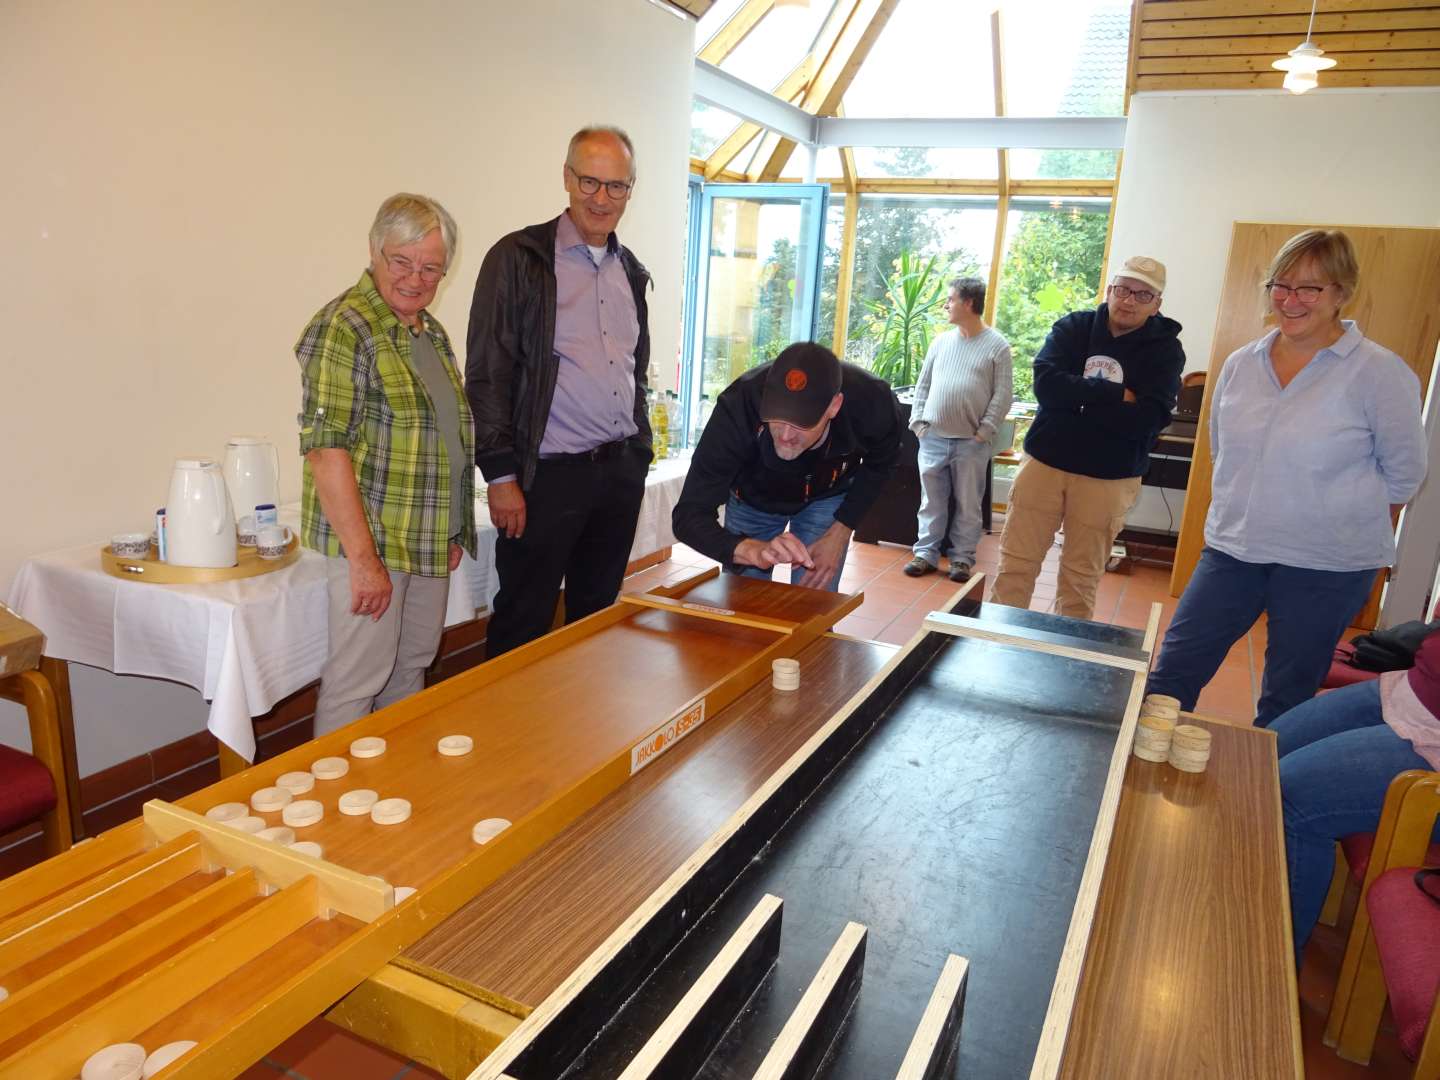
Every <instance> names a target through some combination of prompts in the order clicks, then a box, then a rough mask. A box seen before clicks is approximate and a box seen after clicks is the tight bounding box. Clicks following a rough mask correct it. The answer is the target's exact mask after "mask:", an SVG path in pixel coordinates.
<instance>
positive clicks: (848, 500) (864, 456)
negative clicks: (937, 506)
mask: <svg viewBox="0 0 1440 1080" xmlns="http://www.w3.org/2000/svg"><path fill="white" fill-rule="evenodd" d="M903 431H904V424H903V423H902V422H901V420H900V410H899V408H898V407H897V404H896V401H895V394H894V392H893V391H892V390H891V389H890V387H889V386H888V385H887V384H886V383H885V382H884V381H883V380H881V379H878V378H876V377H875V376H874V375H871V374H870V373H869V372H868V371H863V370H861V369H860V368H858V367H856V366H855V365H853V364H842V363H841V362H840V361H839V360H838V359H836V357H835V354H834V353H832V352H831V351H830V350H829V349H827V348H825V347H824V346H823V345H816V344H814V343H812V342H808V341H807V342H801V343H799V344H796V345H791V346H790V347H789V348H787V349H785V350H784V351H783V352H782V353H781V354H780V355H779V356H777V357H776V358H775V359H774V360H773V361H772V362H770V363H768V364H762V365H761V366H760V367H757V368H752V369H751V370H749V371H747V372H745V374H743V375H741V376H740V377H739V378H738V379H736V380H735V381H734V382H733V383H731V384H730V385H729V386H728V387H727V388H726V389H725V391H724V392H723V393H722V394H721V395H720V397H719V400H717V401H716V403H715V412H714V413H713V414H712V415H711V417H710V422H709V423H708V424H706V425H705V431H704V433H703V434H702V435H701V436H700V444H699V445H698V446H697V447H696V448H695V456H694V457H693V458H692V459H691V461H690V471H689V472H688V473H687V474H686V477H685V487H684V490H683V491H681V493H680V499H679V501H678V502H677V503H676V504H675V511H674V513H673V514H672V515H671V524H672V526H673V528H674V530H675V535H676V537H677V538H679V539H680V540H681V541H682V542H684V543H686V544H689V545H690V546H691V547H693V548H694V549H695V550H697V551H699V552H701V553H702V554H705V555H708V556H710V557H711V558H712V559H716V560H718V561H719V562H721V563H724V564H725V569H726V570H727V571H729V572H731V573H737V574H745V575H747V576H750V577H763V578H768V577H769V576H770V574H771V571H772V570H773V569H774V567H775V566H776V565H777V564H780V563H789V564H790V566H791V570H790V580H791V582H792V583H794V584H798V585H804V586H806V587H808V588H813V589H831V590H833V589H835V588H837V587H838V585H839V582H840V571H841V569H842V568H843V567H844V565H845V555H846V552H847V551H848V550H849V548H850V537H851V535H852V534H853V533H854V530H855V526H856V525H857V524H859V522H860V520H861V519H862V518H863V517H864V516H865V513H866V511H868V510H869V509H870V507H871V505H872V504H873V503H874V502H875V499H876V498H877V497H878V496H879V494H880V491H881V489H882V488H883V487H884V486H885V483H886V481H887V480H888V479H889V477H890V474H891V473H892V472H894V470H895V466H896V464H897V463H898V461H899V459H900V436H901V433H902V432H903ZM721 504H724V506H725V524H724V525H723V526H722V525H720V523H719V522H718V520H717V519H716V510H717V508H718V507H719V506H720V505H721Z"/></svg>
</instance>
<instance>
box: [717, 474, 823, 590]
mask: <svg viewBox="0 0 1440 1080" xmlns="http://www.w3.org/2000/svg"><path fill="white" fill-rule="evenodd" d="M848 494H849V492H847V491H842V492H840V493H839V494H838V495H827V496H826V497H825V498H823V499H816V500H814V501H813V502H808V503H806V504H805V505H804V506H802V507H801V508H800V510H799V511H798V512H797V513H795V514H791V515H788V516H787V515H785V514H771V513H769V512H767V511H765V510H757V509H755V507H753V506H750V505H748V504H746V503H743V502H741V501H740V500H739V499H737V498H736V497H735V496H734V495H731V496H730V501H729V502H728V503H726V504H725V528H726V530H727V531H728V532H732V533H738V534H739V535H740V536H744V537H748V538H749V539H751V540H774V539H775V537H777V536H779V535H780V534H781V533H782V532H784V531H785V526H786V525H789V526H790V531H791V532H792V533H794V534H795V535H796V536H798V537H799V538H800V542H801V543H802V544H804V545H805V546H806V547H807V548H808V547H809V546H810V545H811V544H813V543H814V542H815V541H816V540H819V539H820V537H821V535H822V534H823V533H824V532H825V530H826V529H828V528H830V526H831V525H834V524H835V511H836V510H839V509H840V504H841V503H843V502H844V501H845V496H846V495H848ZM725 569H726V571H727V572H729V573H732V574H740V575H741V576H742V577H753V578H764V579H766V580H767V581H768V580H769V579H770V575H771V571H769V570H761V569H760V568H759V567H758V566H739V567H729V566H727V567H726V568H725ZM844 569H845V556H843V555H842V556H841V557H840V565H839V566H837V567H836V568H835V576H834V577H833V578H831V579H830V581H829V582H827V583H826V584H825V585H823V586H822V588H826V589H829V590H830V591H831V592H835V591H837V590H838V589H839V588H840V572H841V571H842V570H844ZM806 573H807V571H806V569H805V567H803V566H798V565H797V566H792V567H791V568H790V581H791V583H792V584H798V583H799V581H800V579H801V578H802V577H804V576H805V574H806Z"/></svg>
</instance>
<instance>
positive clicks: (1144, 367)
mask: <svg viewBox="0 0 1440 1080" xmlns="http://www.w3.org/2000/svg"><path fill="white" fill-rule="evenodd" d="M1179 334H1180V324H1179V323H1178V322H1176V321H1175V320H1174V319H1167V318H1166V317H1165V316H1164V315H1158V314H1157V315H1152V316H1150V318H1149V319H1148V320H1147V321H1146V322H1145V325H1144V326H1141V327H1140V328H1139V329H1137V330H1132V331H1130V333H1128V334H1121V335H1120V336H1119V337H1118V338H1117V337H1112V336H1111V335H1110V318H1109V311H1108V310H1107V307H1106V305H1104V304H1101V305H1100V306H1099V307H1098V308H1096V309H1095V310H1094V311H1076V312H1073V313H1071V314H1069V315H1066V316H1064V317H1063V318H1061V319H1059V320H1058V321H1057V322H1056V323H1055V325H1054V326H1052V327H1051V328H1050V336H1049V337H1047V338H1046V339H1045V344H1044V345H1043V346H1042V347H1041V349H1040V351H1039V353H1037V354H1036V356H1035V400H1036V401H1038V402H1039V403H1040V411H1039V413H1038V414H1037V415H1036V417H1035V421H1034V423H1033V424H1031V425H1030V432H1029V434H1028V435H1026V436H1025V452H1026V453H1027V454H1030V455H1031V456H1032V457H1036V458H1039V459H1040V460H1041V461H1043V462H1044V463H1045V464H1046V465H1049V466H1050V467H1051V468H1055V469H1063V470H1064V471H1065V472H1072V473H1080V474H1081V475H1083V476H1093V477H1096V478H1097V479H1101V480H1119V479H1123V478H1125V477H1129V476H1144V475H1145V471H1146V469H1148V468H1149V465H1150V449H1151V447H1153V446H1154V445H1155V438H1156V436H1157V435H1159V434H1160V432H1161V431H1162V430H1164V428H1165V427H1166V426H1167V425H1168V424H1169V423H1170V414H1171V413H1172V412H1173V411H1174V409H1175V398H1176V395H1177V394H1179V392H1180V373H1181V371H1183V370H1184V368H1185V351H1184V350H1183V349H1182V348H1181V347H1180V340H1179ZM1107 361H1108V362H1107ZM1087 362H1089V367H1090V370H1091V371H1092V372H1097V371H1098V372H1100V374H1092V375H1091V376H1089V377H1087V376H1086V374H1085V372H1086V365H1087ZM1107 373H1108V377H1107ZM1127 388H1128V389H1129V390H1130V391H1131V392H1133V393H1134V395H1135V398H1136V400H1135V401H1134V402H1133V403H1132V402H1127V401H1125V400H1124V396H1125V390H1126V389H1127Z"/></svg>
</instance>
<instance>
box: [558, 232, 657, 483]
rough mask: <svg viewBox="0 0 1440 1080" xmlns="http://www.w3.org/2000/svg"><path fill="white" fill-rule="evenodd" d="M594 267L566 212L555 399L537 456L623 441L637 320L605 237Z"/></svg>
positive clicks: (631, 427) (614, 247) (615, 246)
mask: <svg viewBox="0 0 1440 1080" xmlns="http://www.w3.org/2000/svg"><path fill="white" fill-rule="evenodd" d="M601 256H602V258H601V259H600V261H599V262H598V263H597V262H596V261H595V256H594V254H593V252H592V250H591V248H590V247H589V246H588V245H587V244H586V243H585V241H584V239H583V238H582V237H581V236H580V230H579V229H577V228H576V227H575V223H574V222H573V221H571V220H570V212H569V211H568V210H567V211H566V212H565V213H563V214H561V215H560V224H559V227H558V228H557V229H556V230H555V305H556V310H555V360H556V370H555V395H554V397H552V398H551V400H550V418H549V420H548V422H547V423H546V425H545V434H544V436H543V437H542V438H541V440H540V456H541V457H544V456H545V455H546V454H576V453H583V452H584V451H586V450H593V449H595V447H597V446H601V445H603V444H605V443H610V442H614V441H616V440H617V439H628V438H629V437H630V436H631V435H634V434H635V432H637V431H638V430H639V427H638V425H637V424H636V423H635V346H636V345H637V344H639V339H640V317H639V315H638V313H637V312H636V310H635V293H634V291H633V290H632V289H631V288H630V279H629V278H628V277H627V276H626V274H625V265H624V264H623V263H622V262H621V261H620V244H619V242H618V241H617V240H616V239H615V235H614V234H613V233H612V234H611V235H610V237H609V239H608V241H607V243H606V246H605V248H604V249H603V250H602V251H601Z"/></svg>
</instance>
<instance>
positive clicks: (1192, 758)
mask: <svg viewBox="0 0 1440 1080" xmlns="http://www.w3.org/2000/svg"><path fill="white" fill-rule="evenodd" d="M1169 760H1170V764H1171V765H1173V766H1175V768H1177V769H1179V770H1180V771H1181V772H1189V773H1200V772H1204V771H1205V766H1206V765H1207V764H1209V762H1210V732H1208V731H1206V730H1205V729H1204V728H1202V727H1200V726H1199V725H1197V724H1181V725H1180V726H1179V727H1177V728H1176V729H1175V734H1174V736H1173V737H1172V738H1171V739H1170V758H1169Z"/></svg>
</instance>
